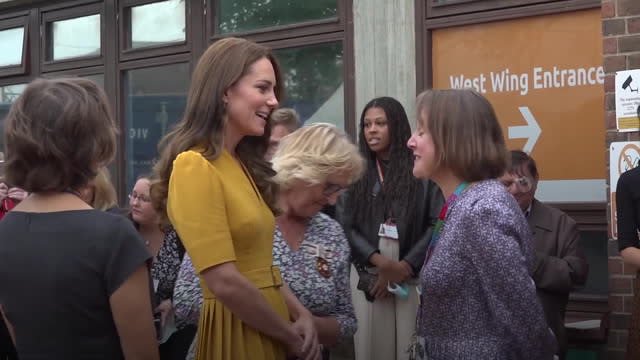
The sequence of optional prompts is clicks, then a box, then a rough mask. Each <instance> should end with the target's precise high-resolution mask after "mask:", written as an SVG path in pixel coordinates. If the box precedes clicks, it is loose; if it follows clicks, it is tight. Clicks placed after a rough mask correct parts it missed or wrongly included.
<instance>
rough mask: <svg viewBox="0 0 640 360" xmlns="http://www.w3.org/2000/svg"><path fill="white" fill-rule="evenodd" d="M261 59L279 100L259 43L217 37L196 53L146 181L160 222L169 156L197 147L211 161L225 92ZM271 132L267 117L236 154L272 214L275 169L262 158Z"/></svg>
mask: <svg viewBox="0 0 640 360" xmlns="http://www.w3.org/2000/svg"><path fill="white" fill-rule="evenodd" d="M263 58H266V59H268V60H269V61H270V62H271V65H272V66H273V70H274V72H275V77H276V84H275V86H276V88H275V95H276V98H277V99H278V101H279V102H282V98H283V96H284V89H283V85H282V75H281V73H280V66H279V65H278V62H277V61H276V59H275V57H274V56H273V54H272V52H271V50H270V49H269V48H268V47H266V46H263V45H259V44H256V43H254V42H252V41H249V40H245V39H239V38H225V39H222V40H218V41H217V42H215V43H214V44H213V45H211V46H210V47H209V48H208V49H207V50H206V51H205V52H204V54H202V57H201V58H200V60H199V61H198V64H197V65H196V67H195V69H194V71H193V74H192V77H191V86H190V88H189V95H188V97H187V105H186V108H185V111H184V116H183V117H182V120H180V122H179V123H178V124H177V125H176V127H175V128H174V129H173V130H172V131H171V132H170V133H169V134H167V135H166V136H165V137H164V138H163V139H162V140H161V141H160V143H159V144H158V151H159V153H160V154H161V155H160V158H159V160H158V162H157V163H156V165H155V166H154V175H155V178H156V179H155V180H154V181H152V184H151V190H150V192H151V193H150V195H151V200H152V202H153V206H154V207H155V209H156V211H157V212H158V214H159V215H160V218H161V222H162V223H163V225H167V224H168V223H169V220H168V217H167V195H168V189H169V178H170V176H171V171H172V170H173V161H174V160H175V158H176V156H178V154H180V153H181V152H184V151H188V150H191V149H194V148H197V149H198V150H199V151H201V152H202V155H203V156H204V157H205V158H206V159H208V160H210V161H212V160H215V159H217V158H218V157H219V156H220V154H221V153H222V149H223V142H224V131H225V127H226V124H227V116H226V112H225V106H224V102H223V101H222V98H223V96H224V94H225V92H226V91H227V90H228V89H230V88H231V87H233V86H234V85H235V84H236V83H237V82H238V81H239V80H240V79H241V78H242V77H243V76H245V75H246V74H247V73H249V71H250V68H251V66H252V65H253V64H254V63H255V62H256V61H258V60H260V59H263ZM270 135H271V123H270V120H269V121H268V122H267V125H266V126H265V132H264V134H263V135H262V136H245V137H244V138H243V139H242V140H241V141H240V143H238V146H237V147H236V153H237V155H238V157H239V158H240V160H241V161H242V163H243V164H244V165H245V166H246V167H247V169H248V171H249V173H250V175H251V177H252V178H253V180H254V181H255V183H256V186H257V187H258V189H259V191H260V193H261V194H262V197H263V199H264V200H265V202H266V203H267V205H268V206H269V207H270V208H271V210H272V211H273V212H274V213H276V212H277V210H276V209H277V208H276V195H277V189H278V187H277V185H276V184H275V182H274V181H273V177H274V175H275V172H274V171H273V169H272V168H271V165H270V163H268V162H267V161H266V160H264V154H265V152H266V151H267V148H268V145H269V137H270Z"/></svg>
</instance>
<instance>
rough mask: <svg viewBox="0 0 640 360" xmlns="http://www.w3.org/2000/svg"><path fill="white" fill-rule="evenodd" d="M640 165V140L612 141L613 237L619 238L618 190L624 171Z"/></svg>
mask: <svg viewBox="0 0 640 360" xmlns="http://www.w3.org/2000/svg"><path fill="white" fill-rule="evenodd" d="M638 165H640V141H624V142H614V143H611V147H610V148H609V189H610V194H611V237H612V238H613V239H617V238H618V227H617V222H618V216H617V215H618V214H617V211H616V190H617V185H618V179H619V178H620V175H622V174H623V173H625V172H627V171H629V170H631V169H633V168H635V167H637V166H638Z"/></svg>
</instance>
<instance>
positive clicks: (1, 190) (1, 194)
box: [0, 183, 9, 201]
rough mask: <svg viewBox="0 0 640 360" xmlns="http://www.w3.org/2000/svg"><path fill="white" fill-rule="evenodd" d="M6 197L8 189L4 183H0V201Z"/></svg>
mask: <svg viewBox="0 0 640 360" xmlns="http://www.w3.org/2000/svg"><path fill="white" fill-rule="evenodd" d="M8 195H9V187H7V184H5V183H0V201H2V200H4V199H5V198H6V197H7V196H8Z"/></svg>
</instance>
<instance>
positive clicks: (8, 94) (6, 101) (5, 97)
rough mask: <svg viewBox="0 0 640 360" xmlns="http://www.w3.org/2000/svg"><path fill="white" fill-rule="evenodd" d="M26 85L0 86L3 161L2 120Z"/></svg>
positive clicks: (0, 152) (0, 156) (0, 132)
mask: <svg viewBox="0 0 640 360" xmlns="http://www.w3.org/2000/svg"><path fill="white" fill-rule="evenodd" d="M26 87H27V84H17V85H8V86H0V160H4V151H5V150H4V118H5V117H6V116H7V114H8V113H9V109H10V108H11V104H13V103H14V102H15V101H16V99H17V98H18V96H20V94H22V92H23V91H24V89H25V88H26Z"/></svg>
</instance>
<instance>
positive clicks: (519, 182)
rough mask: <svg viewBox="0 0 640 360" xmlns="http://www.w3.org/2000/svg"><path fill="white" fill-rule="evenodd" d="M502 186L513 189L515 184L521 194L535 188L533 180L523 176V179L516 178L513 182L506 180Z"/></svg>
mask: <svg viewBox="0 0 640 360" xmlns="http://www.w3.org/2000/svg"><path fill="white" fill-rule="evenodd" d="M502 184H503V185H504V186H505V187H507V188H509V187H511V185H513V184H515V185H516V188H517V189H518V191H520V192H528V191H530V190H531V188H532V187H533V181H531V179H529V178H528V177H526V176H521V177H518V178H515V179H513V180H504V181H502Z"/></svg>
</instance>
